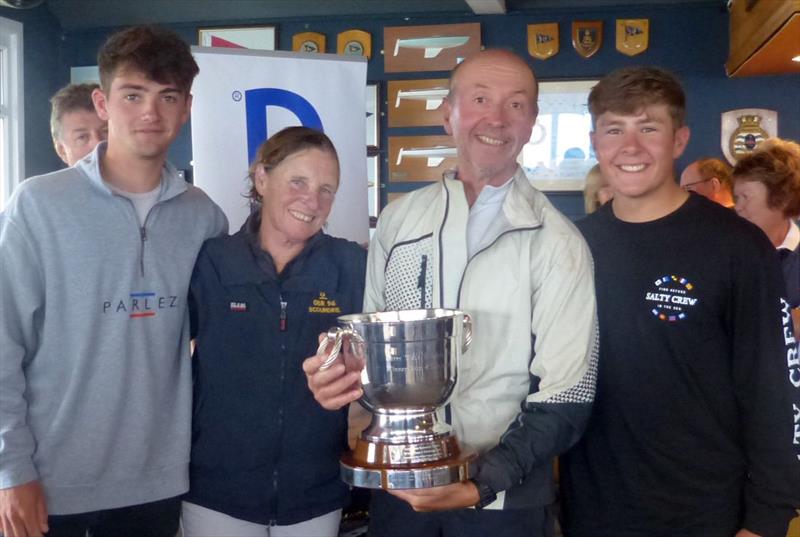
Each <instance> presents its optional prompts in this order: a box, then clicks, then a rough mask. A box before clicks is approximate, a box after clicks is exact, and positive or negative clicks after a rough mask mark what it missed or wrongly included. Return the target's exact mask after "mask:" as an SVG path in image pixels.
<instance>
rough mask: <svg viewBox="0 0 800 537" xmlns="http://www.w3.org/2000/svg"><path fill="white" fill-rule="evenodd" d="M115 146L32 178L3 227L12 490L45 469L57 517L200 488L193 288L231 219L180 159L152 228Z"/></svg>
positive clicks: (1, 395) (3, 449)
mask: <svg viewBox="0 0 800 537" xmlns="http://www.w3.org/2000/svg"><path fill="white" fill-rule="evenodd" d="M104 151H105V144H101V145H99V146H98V148H97V149H96V150H95V152H94V153H92V154H91V155H89V156H87V157H86V158H85V159H83V160H82V161H81V162H79V163H78V164H77V165H76V166H75V167H74V168H68V169H65V170H61V171H58V172H55V173H51V174H47V175H42V176H39V177H34V178H31V179H28V180H27V181H25V182H24V183H23V184H22V185H20V187H19V188H18V189H17V191H16V192H15V193H14V196H13V197H12V199H11V201H10V204H9V207H8V210H7V212H6V216H5V221H4V225H3V228H2V231H0V293H1V297H2V301H0V308H2V309H0V488H8V487H12V486H15V485H19V484H23V483H26V482H29V481H32V480H35V479H39V480H40V481H41V483H42V485H43V486H44V490H45V495H46V500H47V508H48V512H49V513H50V514H73V513H82V512H88V511H95V510H101V509H110V508H115V507H122V506H127V505H136V504H140V503H146V502H150V501H155V500H159V499H163V498H168V497H171V496H176V495H178V494H181V493H183V492H185V491H186V490H187V489H188V462H189V444H190V430H191V429H190V419H191V372H190V361H189V324H188V315H187V308H186V296H187V290H188V286H189V279H190V276H191V273H192V267H193V265H194V262H195V258H196V257H197V253H198V251H199V249H200V246H201V245H202V244H203V242H204V241H205V240H206V239H208V238H210V237H214V236H217V235H220V234H222V233H225V232H226V231H227V226H228V224H227V220H226V218H225V215H224V214H223V213H222V211H221V210H220V208H219V207H217V206H216V205H215V204H214V203H213V202H212V201H211V200H210V199H209V198H208V196H206V194H205V193H203V192H202V191H201V190H199V189H197V188H195V187H193V186H191V185H188V184H187V183H185V182H184V181H183V180H182V179H181V178H180V177H179V176H178V175H177V173H176V170H175V169H174V168H173V167H172V166H171V165H169V164H167V165H166V166H165V167H164V170H163V173H162V185H161V193H160V195H159V199H158V202H157V203H156V205H155V206H154V207H153V208H152V209H151V210H150V213H149V214H148V216H147V219H146V221H145V223H144V225H143V226H140V225H139V223H138V220H137V217H136V213H135V211H134V207H133V205H132V203H131V202H130V201H129V200H128V199H126V198H123V197H120V196H118V195H116V194H113V193H112V192H111V191H110V190H109V188H108V187H107V186H106V185H105V183H104V182H103V181H102V179H101V177H100V170H99V164H98V159H99V156H100V155H102V153H103V152H104Z"/></svg>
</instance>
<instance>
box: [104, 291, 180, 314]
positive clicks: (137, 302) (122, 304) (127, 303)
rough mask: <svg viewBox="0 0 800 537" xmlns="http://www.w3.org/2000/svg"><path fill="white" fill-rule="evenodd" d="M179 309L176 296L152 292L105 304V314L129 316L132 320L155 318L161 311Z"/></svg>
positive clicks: (139, 292) (132, 295) (134, 294)
mask: <svg viewBox="0 0 800 537" xmlns="http://www.w3.org/2000/svg"><path fill="white" fill-rule="evenodd" d="M177 307H179V302H178V297H177V296H176V295H158V294H157V293H154V292H152V291H138V292H134V293H130V294H128V296H127V297H125V298H119V299H112V300H106V301H104V302H103V313H104V314H118V315H127V316H128V317H129V318H130V319H141V318H145V317H155V316H156V314H157V313H158V312H159V311H161V310H166V309H172V308H177Z"/></svg>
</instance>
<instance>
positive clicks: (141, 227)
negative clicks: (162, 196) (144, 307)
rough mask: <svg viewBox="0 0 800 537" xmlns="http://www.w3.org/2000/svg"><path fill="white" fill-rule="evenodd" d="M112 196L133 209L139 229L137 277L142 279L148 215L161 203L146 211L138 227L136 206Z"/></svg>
mask: <svg viewBox="0 0 800 537" xmlns="http://www.w3.org/2000/svg"><path fill="white" fill-rule="evenodd" d="M114 195H115V196H119V197H120V198H122V199H124V200H125V201H127V202H128V203H129V204H130V206H131V209H133V217H134V218H135V219H136V227H137V228H139V275H140V276H141V277H142V278H144V247H145V243H146V242H147V221H148V220H149V219H150V214H152V212H153V209H155V208H156V206H157V205H159V204H161V202H160V201H157V202H155V203H154V204H153V206H152V207H150V210H149V211H147V215H146V216H145V217H144V222H142V225H139V215H138V214H136V206H135V205H134V204H133V201H131V200H130V199H129V198H126V197H125V196H122V195H120V194H114Z"/></svg>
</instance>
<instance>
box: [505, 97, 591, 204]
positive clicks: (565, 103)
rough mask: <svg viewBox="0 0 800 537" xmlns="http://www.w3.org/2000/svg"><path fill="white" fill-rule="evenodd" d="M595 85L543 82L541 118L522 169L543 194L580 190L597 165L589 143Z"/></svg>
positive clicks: (525, 150)
mask: <svg viewBox="0 0 800 537" xmlns="http://www.w3.org/2000/svg"><path fill="white" fill-rule="evenodd" d="M595 83H596V82H595V81H574V82H541V83H540V84H539V117H538V118H537V119H536V125H534V127H533V132H532V133H531V140H530V142H528V143H527V144H525V146H524V147H523V148H522V152H521V153H520V156H519V162H520V165H521V166H522V167H523V168H524V169H525V172H526V173H527V174H528V177H529V178H530V179H531V182H532V183H533V185H534V186H535V187H537V188H539V189H540V190H581V189H583V183H584V177H585V175H586V173H587V172H588V171H589V169H590V168H591V167H592V166H594V165H595V164H596V163H597V160H596V159H595V158H594V151H593V149H592V147H591V144H590V141H589V132H590V131H591V130H592V118H591V115H590V114H589V110H588V107H587V103H586V101H587V99H588V97H589V91H591V89H592V86H594V85H595Z"/></svg>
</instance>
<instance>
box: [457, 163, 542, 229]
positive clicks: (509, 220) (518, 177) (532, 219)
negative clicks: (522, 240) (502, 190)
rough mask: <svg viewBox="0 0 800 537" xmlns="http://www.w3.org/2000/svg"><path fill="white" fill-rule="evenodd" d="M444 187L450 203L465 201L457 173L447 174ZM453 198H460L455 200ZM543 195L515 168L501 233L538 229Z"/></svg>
mask: <svg viewBox="0 0 800 537" xmlns="http://www.w3.org/2000/svg"><path fill="white" fill-rule="evenodd" d="M443 180H444V186H445V188H446V189H447V190H448V191H449V195H450V196H451V199H450V203H451V204H452V203H454V202H456V203H457V201H456V200H457V199H464V200H466V196H465V194H464V185H463V184H462V183H461V181H459V180H458V172H457V171H455V170H453V171H450V172H447V173H446V174H445V176H444V178H443ZM455 196H460V198H456V197H455ZM545 199H546V197H545V195H544V194H542V193H541V192H539V191H538V190H536V189H535V188H533V186H531V183H530V181H529V180H528V177H527V176H526V175H525V171H524V170H523V169H522V168H521V167H519V166H517V171H516V172H515V173H514V177H513V178H512V184H511V189H510V190H509V191H508V194H507V195H506V199H505V201H504V202H503V207H502V215H503V217H504V220H505V223H504V224H503V225H501V226H500V227H501V228H502V229H500V230H499V231H500V232H501V233H503V232H505V231H508V230H510V229H515V228H520V227H525V228H531V227H539V226H541V225H542V221H543V214H542V213H543V210H544V206H545V203H544V200H545Z"/></svg>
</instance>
